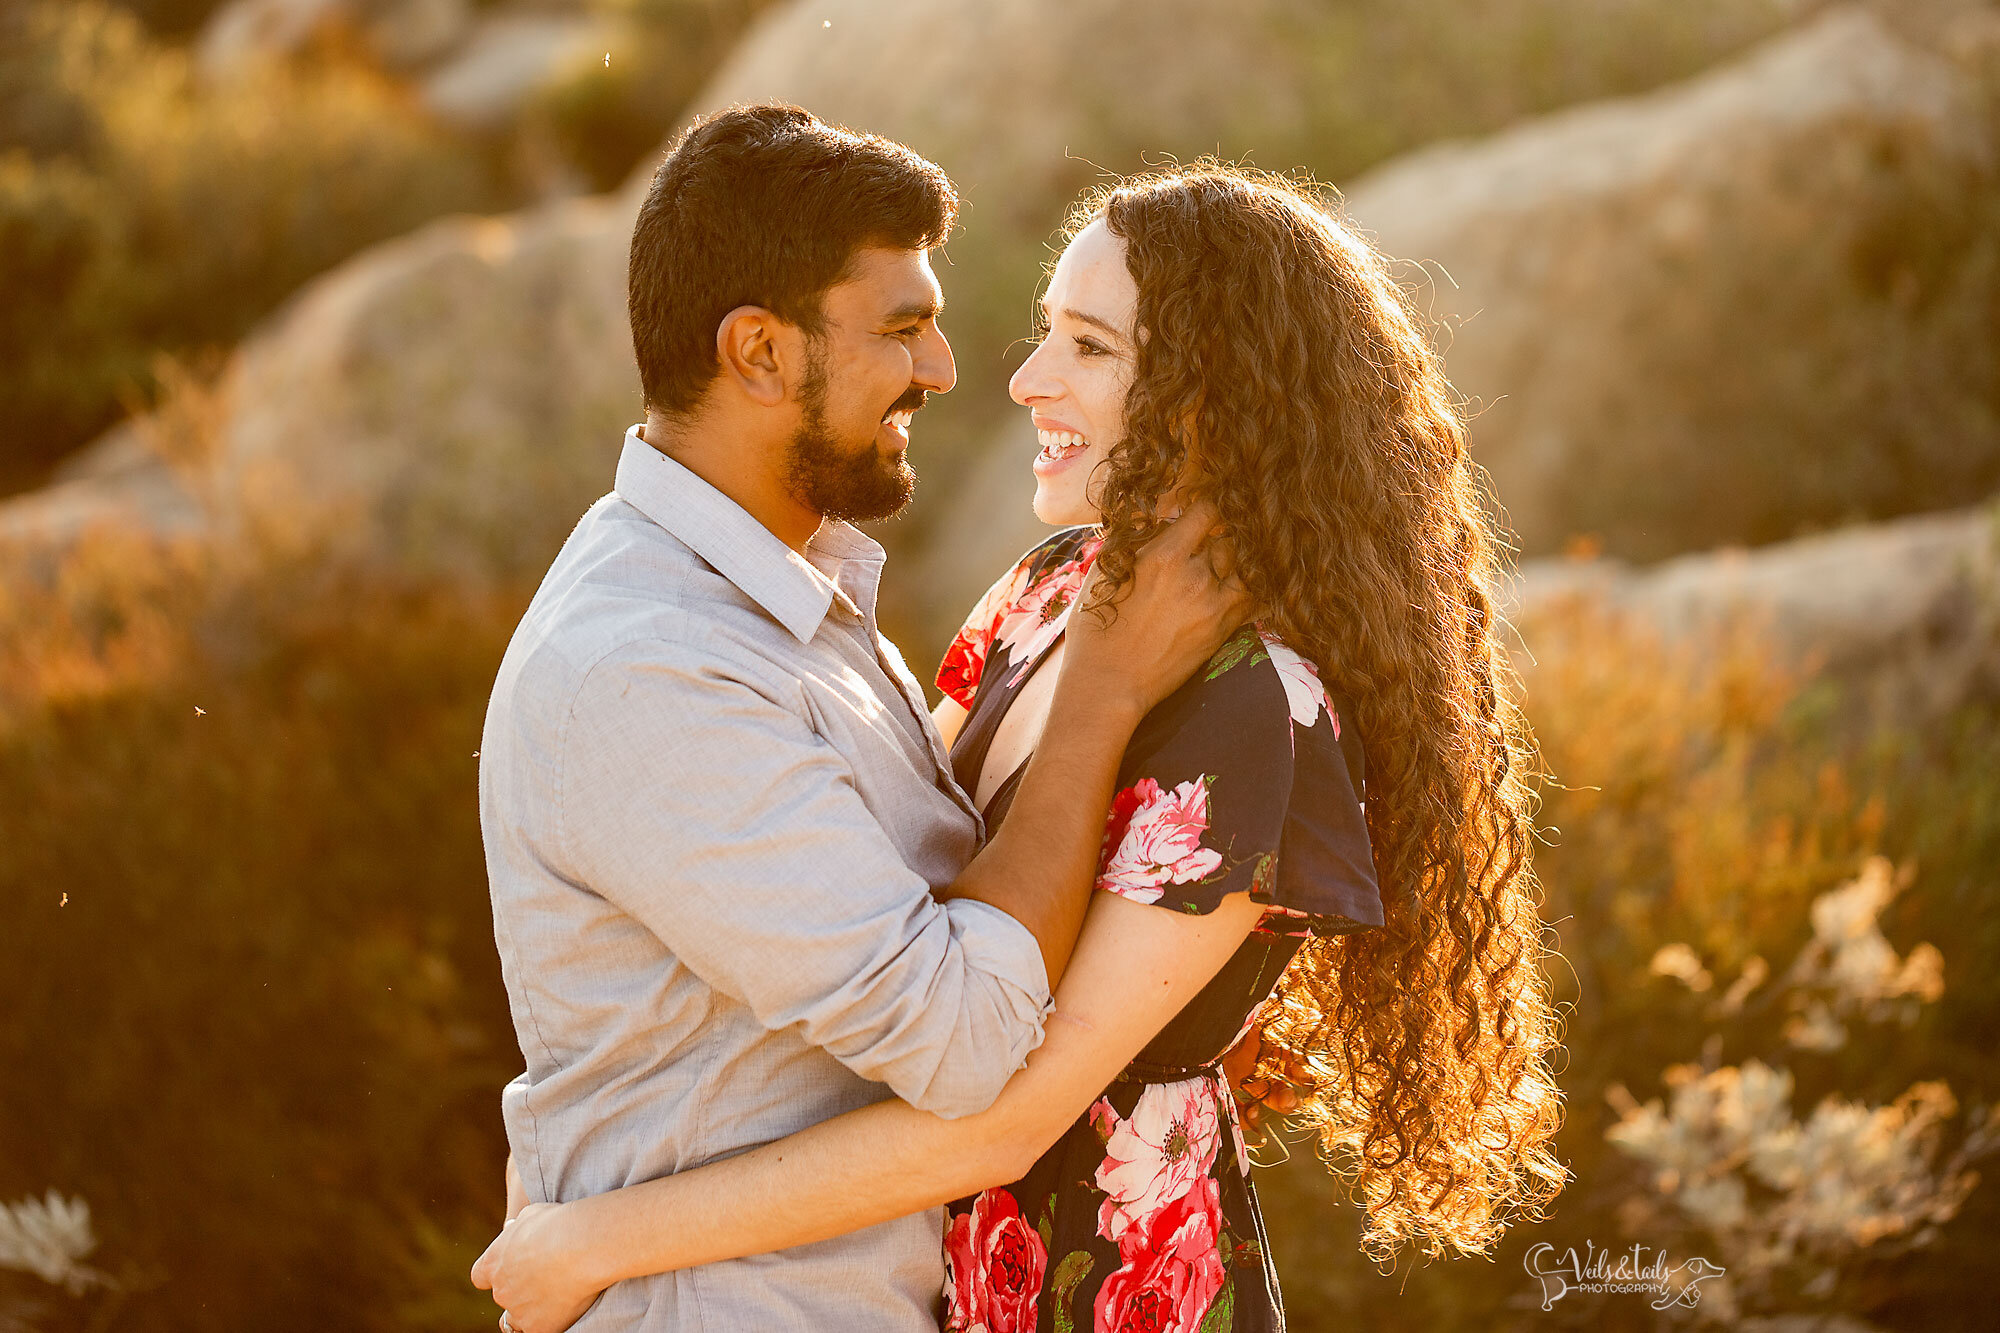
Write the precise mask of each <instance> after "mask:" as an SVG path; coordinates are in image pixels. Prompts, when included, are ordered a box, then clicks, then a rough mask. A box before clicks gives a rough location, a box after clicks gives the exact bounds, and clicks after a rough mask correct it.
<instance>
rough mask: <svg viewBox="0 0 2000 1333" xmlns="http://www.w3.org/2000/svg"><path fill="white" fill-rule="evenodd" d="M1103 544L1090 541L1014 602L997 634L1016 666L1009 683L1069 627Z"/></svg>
mask: <svg viewBox="0 0 2000 1333" xmlns="http://www.w3.org/2000/svg"><path fill="white" fill-rule="evenodd" d="M1103 545H1104V539H1103V538H1101V537H1093V538H1091V539H1090V540H1089V541H1087V542H1085V543H1084V544H1083V546H1082V547H1081V548H1080V549H1079V550H1078V551H1077V553H1076V558H1075V559H1074V560H1070V561H1066V562H1065V563H1063V564H1060V565H1057V566H1056V567H1055V568H1054V569H1051V570H1049V571H1047V572H1046V573H1044V574H1043V575H1042V576H1041V578H1039V579H1037V580H1035V585H1034V586H1033V587H1032V588H1028V589H1027V590H1026V591H1025V592H1023V593H1022V594H1021V595H1020V596H1018V597H1016V598H1015V599H1013V604H1012V605H1011V606H1010V607H1008V609H1007V614H1006V615H1005V616H1003V617H1002V618H1001V620H1000V624H999V628H998V630H997V631H996V632H995V634H994V642H996V643H1001V644H1005V645H1006V646H1007V660H1008V661H1009V662H1011V663H1013V665H1014V670H1013V671H1012V673H1011V674H1010V675H1009V677H1008V681H1007V683H1008V684H1010V685H1012V684H1015V683H1016V682H1018V681H1019V680H1020V679H1021V677H1022V676H1025V675H1026V674H1027V673H1028V668H1029V666H1030V665H1031V664H1032V663H1033V662H1034V660H1035V659H1036V658H1037V657H1040V656H1041V655H1042V651H1043V650H1044V649H1046V648H1047V647H1048V646H1049V645H1050V644H1052V643H1054V642H1055V641H1056V637H1057V636H1058V635H1060V634H1061V633H1062V632H1063V629H1064V627H1065V626H1067V625H1068V624H1069V613H1070V610H1071V609H1072V608H1073V607H1074V606H1075V605H1076V599H1077V596H1078V594H1080V593H1081V592H1082V591H1083V581H1084V579H1085V577H1087V576H1088V575H1089V573H1090V566H1091V563H1092V562H1093V561H1095V560H1096V559H1097V552H1098V551H1099V549H1101V548H1102V547H1103Z"/></svg>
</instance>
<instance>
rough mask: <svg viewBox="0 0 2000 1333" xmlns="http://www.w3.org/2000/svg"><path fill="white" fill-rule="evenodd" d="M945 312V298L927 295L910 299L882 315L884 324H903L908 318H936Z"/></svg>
mask: <svg viewBox="0 0 2000 1333" xmlns="http://www.w3.org/2000/svg"><path fill="white" fill-rule="evenodd" d="M943 313H944V298H943V297H941V296H933V297H926V298H924V299H923V300H921V301H908V302H905V303H904V304H902V305H899V306H897V307H896V308H895V309H894V310H891V311H890V312H889V313H888V314H886V315H884V316H882V322H883V323H884V324H901V323H902V322H903V321H904V320H906V319H936V318H937V317H938V316H939V315H942V314H943Z"/></svg>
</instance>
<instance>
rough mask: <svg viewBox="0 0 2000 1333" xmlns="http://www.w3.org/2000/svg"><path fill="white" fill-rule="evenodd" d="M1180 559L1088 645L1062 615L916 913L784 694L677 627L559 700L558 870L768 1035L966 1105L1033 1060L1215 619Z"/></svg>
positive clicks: (988, 1096) (833, 759)
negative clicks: (1119, 804) (1020, 723)
mask: <svg viewBox="0 0 2000 1333" xmlns="http://www.w3.org/2000/svg"><path fill="white" fill-rule="evenodd" d="M1177 527H1178V525H1177ZM1196 544H1197V541H1196V537H1195V536H1194V535H1193V534H1192V533H1191V532H1190V531H1186V530H1183V531H1181V532H1180V533H1179V534H1178V541H1177V542H1176V541H1172V540H1169V539H1163V540H1162V541H1161V542H1159V543H1156V544H1155V547H1156V548H1157V549H1149V551H1148V552H1147V553H1146V556H1145V561H1144V567H1143V568H1142V569H1141V571H1140V579H1139V582H1138V583H1137V585H1136V586H1135V588H1134V590H1133V592H1132V594H1131V595H1130V596H1129V597H1128V598H1127V599H1126V601H1125V603H1124V604H1123V605H1122V606H1121V607H1120V610H1119V614H1118V616H1117V617H1116V620H1115V623H1114V624H1113V625H1111V626H1110V627H1109V628H1105V627H1102V626H1098V625H1094V624H1092V625H1088V626H1086V625H1085V623H1084V622H1085V620H1086V619H1087V617H1086V616H1085V615H1084V614H1083V613H1079V615H1078V617H1077V618H1076V620H1075V622H1074V625H1073V628H1072V632H1073V633H1076V634H1077V635H1078V637H1077V639H1076V640H1075V641H1073V642H1072V643H1071V646H1070V649H1069V652H1068V654H1067V656H1068V658H1069V662H1068V663H1066V665H1065V667H1064V671H1063V678H1062V685H1061V688H1059V689H1058V691H1057V706H1056V708H1055V709H1054V710H1052V713H1051V723H1050V735H1049V737H1048V739H1047V741H1046V743H1045V744H1044V746H1043V747H1042V751H1041V753H1039V754H1038V755H1037V756H1036V759H1035V761H1034V762H1033V763H1031V764H1030V766H1029V771H1028V773H1027V774H1026V775H1025V776H1024V780H1023V784H1022V787H1023V791H1022V795H1021V797H1020V798H1017V805H1016V813H1015V817H1014V818H1010V820H1009V821H1008V825H1007V827H1006V828H1005V829H1003V830H1002V833H1001V836H999V837H997V838H996V839H995V840H994V841H993V843H992V844H991V845H989V846H988V847H987V848H986V849H985V850H984V851H982V852H981V853H980V855H979V856H978V857H977V858H975V860H974V861H973V863H972V864H971V865H970V866H968V867H967V868H966V870H965V871H964V873H963V874H961V875H960V876H959V878H958V879H957V881H955V882H954V883H953V884H951V885H950V886H948V887H947V888H946V889H944V890H942V891H940V893H939V894H938V895H937V898H933V896H932V894H931V892H930V885H929V884H928V883H926V882H925V881H924V879H923V878H922V877H921V876H919V875H918V874H916V873H915V872H914V871H912V870H911V869H910V868H909V867H908V866H907V865H906V864H904V862H903V860H902V858H901V856H900V855H899V854H898V852H897V849H896V846H895V844H894V843H893V842H892V840H891V839H890V837H889V835H888V833H887V832H886V831H885V830H884V829H883V828H882V827H881V826H880V825H879V824H878V823H877V822H876V819H875V816H874V814H873V813H872V812H871V811H870V810H869V809H868V807H867V805H866V804H865V803H864V802H863V801H862V799H861V796H860V792H859V790H858V789H857V781H856V777H855V774H854V772H853V770H852V768H851V767H850V765H849V761H848V760H847V758H846V757H844V756H843V755H841V754H840V753H838V752H837V751H835V750H834V749H833V747H832V746H831V745H829V744H828V743H827V742H826V741H825V740H824V739H823V738H822V737H821V736H819V735H818V734H817V732H816V731H815V730H814V727H813V725H812V724H811V723H810V722H809V721H808V720H807V715H806V708H805V706H804V704H803V702H802V701H801V700H800V699H799V698H798V697H797V695H796V691H797V689H798V686H797V684H796V682H795V681H784V680H768V681H764V682H763V683H762V684H756V683H752V682H751V680H750V679H748V678H747V677H746V676H744V674H743V673H742V672H741V671H739V670H738V669H737V668H735V667H732V666H731V665H730V662H729V661H728V660H727V659H726V658H725V657H724V656H722V655H719V654H718V652H717V651H716V650H715V649H713V648H712V647H705V646H704V645H703V644H702V643H700V642H699V641H698V637H699V636H698V634H697V633H696V631H695V628H694V627H693V626H690V627H689V628H688V630H687V632H685V633H682V632H677V631H675V632H669V633H667V634H666V635H665V636H664V637H663V638H662V639H660V640H657V641H650V642H643V643H634V644H628V645H626V646H624V647H623V648H621V649H619V650H617V651H616V652H613V653H611V654H609V655H608V656H606V657H605V658H603V659H601V660H600V661H599V662H598V663H597V664H596V665H595V666H594V667H593V668H592V670H591V671H590V673H589V674H588V675H587V677H586V678H585V679H584V681H583V683H582V685H581V687H580V688H579V689H578V691H577V693H576V696H575V698H574V700H573V701H572V703H571V706H570V708H569V710H568V711H569V717H568V721H567V723H566V724H565V726H564V728H563V740H562V745H561V773H562V776H561V785H560V796H559V798H558V810H559V825H560V828H561V834H560V838H559V844H558V850H559V852H560V854H561V855H562V857H563V859H564V861H565V864H564V866H563V867H562V869H563V873H564V874H566V875H568V876H569V877H570V878H572V879H574V880H576V881H577V882H578V883H580V884H583V885H586V886H588V887H589V888H590V889H591V890H592V891H593V892H595V893H598V894H600V895H602V896H603V897H604V898H605V899H607V900H608V901H610V902H612V903H614V904H616V905H617V906H618V907H619V908H620V909H622V910H624V911H625V912H627V913H629V914H630V915H631V916H633V917H634V918H635V919H636V920H638V921H639V922H641V923H642V924H643V925H645V926H646V928H647V929H648V930H650V931H651V932H652V933H653V934H654V935H656V936H657V937H658V938H659V939H660V940H661V941H662V942H663V943H664V944H665V945H666V946H667V948H669V949H670V950H671V951H672V952H673V953H674V955H675V956H676V958H677V959H678V960H679V961H680V962H682V963H683V964H685V965H686V966H687V967H689V968H690V969H691V970H692V971H693V972H694V973H695V974H696V975H698V976H699V977H701V978H702V979H703V980H704V981H706V982H707V983H708V984H709V985H711V986H713V987H715V988H716V989H717V990H718V991H721V992H723V993H724V994H727V995H730V996H733V997H735V998H737V999H739V1000H741V1001H742V1002H743V1003H744V1004H745V1005H747V1006H748V1007H749V1009H750V1010H751V1011H752V1012H753V1013H754V1014H755V1015H756V1017H757V1019H758V1021H759V1022H761V1023H762V1024H764V1025H765V1026H766V1027H768V1028H770V1029H772V1030H774V1031H775V1030H778V1029H782V1028H786V1027H792V1026H794V1025H796V1026H797V1027H798V1029H799V1030H800V1032H801V1035H802V1036H803V1037H804V1039H805V1040H806V1041H808V1042H810V1043H812V1044H813V1045H816V1046H820V1047H822V1048H823V1049H825V1050H826V1051H827V1052H828V1053H830V1054H831V1055H833V1056H834V1057H835V1058H836V1059H838V1060H840V1061H841V1062H842V1063H844V1064H846V1065H847V1066H848V1068H850V1069H852V1070H854V1071H855V1072H856V1073H857V1074H860V1075H861V1076H862V1077H864V1078H869V1079H873V1080H875V1081H877V1082H881V1083H886V1084H887V1085H888V1086H889V1087H890V1089H891V1090H893V1091H894V1092H895V1093H896V1094H897V1095H898V1096H900V1097H902V1098H904V1099H905V1100H907V1101H909V1102H911V1103H912V1104H914V1105H916V1106H919V1107H922V1108H923V1109H925V1110H929V1111H934V1112H936V1113H938V1114H940V1115H962V1114H967V1113H969V1112H972V1111H976V1110H980V1109H983V1108H984V1107H986V1106H987V1105H988V1104H990V1103H991V1101H992V1099H993V1098H994V1097H995V1096H997V1095H998V1093H999V1090H1000V1088H1001V1086H1002V1085H1003V1084H1004V1083H1005V1082H1006V1079H1007V1077H1008V1075H1010V1074H1011V1073H1012V1072H1013V1071H1014V1070H1015V1069H1018V1068H1019V1067H1020V1065H1021V1063H1022V1061H1023V1060H1024V1059H1025V1058H1026V1056H1027V1053H1028V1051H1029V1050H1031V1049H1033V1048H1034V1046H1035V1045H1036V1044H1037V1043H1038V1042H1039V1041H1040V1040H1041V1037H1042V1031H1041V1024H1042V1016H1043V1013H1044V1012H1045V1010H1046V1007H1047V1004H1048V996H1049V990H1050V984H1049V981H1048V977H1049V975H1051V973H1053V974H1055V975H1060V973H1061V969H1062V966H1063V964H1064V963H1065V962H1066V960H1067V958H1068V955H1069V951H1070V948H1071V946H1072V943H1073V941H1074V936H1075V933H1076V930H1077V927H1078V925H1079V924H1080V923H1081V919H1082V914H1083V908H1084V905H1085V902H1086V900H1087V898H1088V894H1089V889H1090V884H1091V881H1092V878H1093V875H1094V872H1095V870H1096V865H1097V857H1098V851H1099V845H1100V843H1101V840H1102V837H1103V827H1104V817H1105V812H1106V809H1107V808H1108V806H1109V804H1110V798H1111V787H1112V783H1113V780H1114V778H1115V776H1116V772H1117V767H1118V762H1119V758H1120V756H1121V755H1122V753H1123V751H1124V747H1125V743H1126V741H1127V740H1128V739H1129V738H1130V735H1131V731H1132V729H1133V727H1134V726H1135V725H1136V723H1137V721H1138V719H1139V718H1140V717H1141V716H1142V715H1143V714H1144V713H1145V711H1146V710H1147V709H1148V708H1149V707H1150V706H1151V704H1152V702H1153V701H1155V700H1156V699H1158V698H1161V697H1164V695H1165V694H1166V693H1168V692H1170V691H1171V690H1172V689H1173V688H1175V687H1176V686H1177V685H1178V684H1179V682H1180V681H1181V680H1182V679H1184V678H1185V677H1186V676H1188V675H1189V674H1191V673H1192V672H1193V671H1194V669H1195V668H1196V667H1197V666H1199V665H1200V663H1201V662H1203V661H1206V660H1207V655H1208V654H1209V653H1210V652H1211V651H1212V649H1213V647H1214V646H1215V644H1218V643H1219V642H1220V641H1221V639H1222V628H1221V627H1222V625H1223V623H1224V622H1225V621H1227V620H1229V619H1230V618H1231V615H1232V614H1233V613H1234V611H1235V603H1234V599H1233V598H1232V597H1230V596H1229V594H1226V593H1224V592H1222V591H1221V590H1219V589H1218V588H1217V587H1216V584H1215V580H1214V578H1213V576H1212V575H1211V574H1210V573H1209V571H1208V568H1207V564H1206V561H1205V560H1202V559H1200V558H1199V557H1198V556H1195V555H1193V554H1192V552H1193V550H1194V547H1195V546H1196ZM788 689H789V690H790V691H792V693H790V694H787V693H786V691H787V690H788ZM1017 823H1018V824H1020V825H1024V826H1025V827H1024V828H1018V829H1017ZM938 899H943V900H944V901H938ZM1020 926H1026V927H1027V930H1026V931H1025V932H1024V931H1023V930H1021V929H1020V928H1019V927H1020Z"/></svg>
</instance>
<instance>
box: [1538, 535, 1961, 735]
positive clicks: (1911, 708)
mask: <svg viewBox="0 0 2000 1333" xmlns="http://www.w3.org/2000/svg"><path fill="white" fill-rule="evenodd" d="M1504 609H1505V611H1506V614H1507V617H1508V619H1509V621H1510V622H1512V623H1513V624H1515V625H1517V626H1519V627H1520V630H1519V632H1520V634H1521V636H1522V641H1523V644H1524V646H1525V647H1526V648H1527V649H1528V651H1527V652H1526V653H1523V654H1521V655H1520V661H1521V662H1522V664H1523V667H1524V671H1525V674H1527V675H1528V677H1529V679H1530V682H1531V685H1532V675H1533V659H1534V657H1535V656H1536V655H1537V654H1538V653H1543V652H1548V651H1557V652H1560V651H1564V650H1565V647H1564V642H1565V640H1564V638H1563V627H1564V625H1565V624H1566V623H1568V622H1567V621H1566V619H1565V616H1564V613H1565V612H1566V611H1571V610H1575V609H1584V610H1586V611H1590V612H1593V613H1595V612H1609V613H1610V614H1612V615H1613V616H1617V617H1625V618H1629V619H1631V620H1632V621H1634V622H1636V623H1638V624H1640V625H1643V626H1645V627H1647V628H1648V629H1649V630H1650V631H1656V632H1658V633H1660V634H1661V635H1663V636H1664V638H1665V639H1666V640H1667V641H1668V642H1674V641H1680V642H1687V641H1690V640H1693V641H1695V642H1700V641H1702V640H1703V639H1704V638H1712V637H1713V636H1716V635H1719V634H1724V633H1730V632H1747V633H1749V634H1752V635H1754V636H1756V640H1757V642H1758V643H1759V645H1760V647H1761V648H1762V649H1763V650H1764V651H1767V652H1768V653H1770V654H1771V656H1772V659H1773V660H1774V661H1776V662H1779V663H1782V664H1784V665H1786V666H1788V667H1791V668H1794V669H1804V670H1808V671H1813V672H1821V673H1825V676H1826V677H1827V678H1829V679H1833V680H1837V681H1845V682H1848V683H1850V684H1858V685H1860V686H1862V687H1863V691H1864V697H1865V698H1866V699H1867V700H1868V701H1869V702H1870V703H1871V704H1872V705H1873V708H1872V710H1871V711H1872V712H1873V713H1874V715H1877V716H1881V715H1887V716H1892V717H1897V718H1901V719H1905V720H1914V721H1928V720H1931V719H1935V718H1937V717H1941V716H1942V715H1944V714H1945V713H1947V712H1949V711H1950V710H1951V709H1953V708H1956V707H1958V706H1959V705H1960V704H1963V703H1966V702H1968V701H1971V700H1975V699H1983V700H1987V701H1991V702H2000V501H1995V502H1990V503H1988V504H1985V505H1982V506H1979V507H1976V508H1972V509H1960V510H1954V511H1951V512H1947V513H1939V514H1924V515H1918V516H1915V517H1910V518H1901V519H1894V520H1890V521H1888V522H1883V523H1876V524H1865V525H1859V526H1855V527H1852V528H1846V529H1842V530H1839V531H1834V532H1827V533H1821V534H1817V535H1814V536H1811V537H1804V538H1800V539H1798V540H1795V541H1790V542H1779V543H1774V544H1772V545H1769V546H1764V547H1759V548H1756V549H1753V550H1746V549H1743V548H1725V549H1722V550H1717V551H1709V552H1703V553H1701V554H1696V555H1685V556H1680V557H1677V558H1675V559H1672V560H1667V561H1663V562H1661V563H1659V564H1656V565H1653V566H1651V567H1648V568H1643V569H1641V568H1634V567H1633V566H1631V565H1629V564H1627V563H1625V562H1623V561H1620V560H1617V559H1614V558H1603V557H1600V558H1563V557H1549V558H1544V559H1538V560H1528V561H1524V562H1523V563H1522V564H1521V566H1520V568H1519V570H1518V572H1517V574H1516V575H1515V577H1514V578H1513V579H1512V580H1510V582H1509V584H1508V586H1507V589H1506V596H1505V599H1504ZM1585 623H1586V624H1588V623H1591V622H1585ZM1583 650H1585V651H1588V646H1587V645H1583Z"/></svg>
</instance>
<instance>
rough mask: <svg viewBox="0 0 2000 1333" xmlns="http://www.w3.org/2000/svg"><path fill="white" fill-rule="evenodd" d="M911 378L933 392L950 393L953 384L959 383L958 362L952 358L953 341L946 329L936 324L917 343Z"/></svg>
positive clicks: (917, 384)
mask: <svg viewBox="0 0 2000 1333" xmlns="http://www.w3.org/2000/svg"><path fill="white" fill-rule="evenodd" d="M910 378H911V381H912V382H913V383H914V384H916V386H917V387H918V388H921V389H928V390H930V391H931V392H932V393H950V392H951V386H952V385H954V384H956V383H958V362H956V361H954V360H953V359H952V355H951V343H950V342H948V341H947V340H946V339H945V336H944V330H943V329H941V328H939V327H938V326H937V325H935V324H933V325H931V327H930V330H929V331H928V332H927V333H925V334H924V337H923V341H922V342H920V343H918V344H917V354H916V356H915V357H914V358H913V359H912V361H911V364H910Z"/></svg>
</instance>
